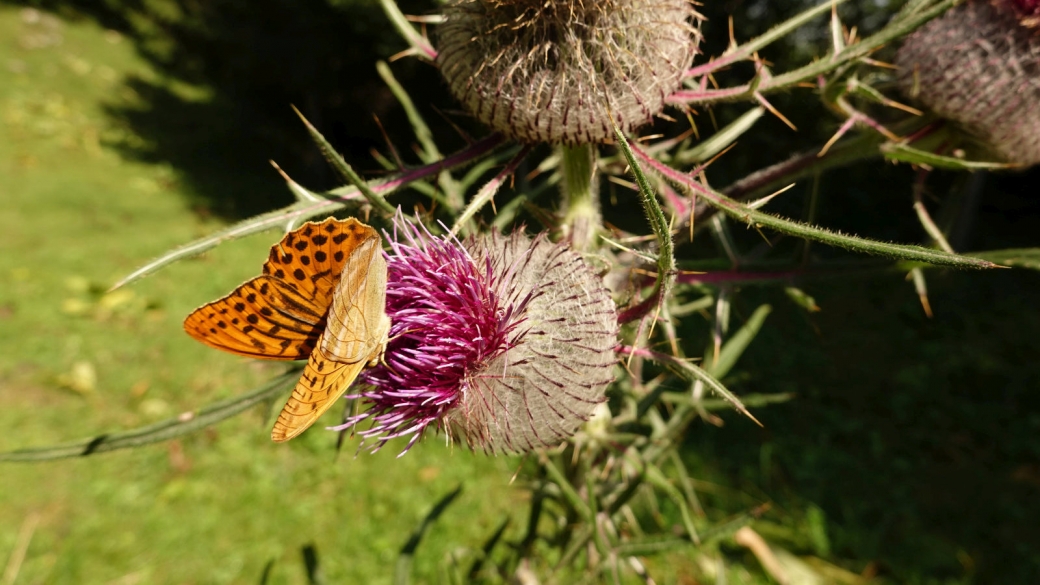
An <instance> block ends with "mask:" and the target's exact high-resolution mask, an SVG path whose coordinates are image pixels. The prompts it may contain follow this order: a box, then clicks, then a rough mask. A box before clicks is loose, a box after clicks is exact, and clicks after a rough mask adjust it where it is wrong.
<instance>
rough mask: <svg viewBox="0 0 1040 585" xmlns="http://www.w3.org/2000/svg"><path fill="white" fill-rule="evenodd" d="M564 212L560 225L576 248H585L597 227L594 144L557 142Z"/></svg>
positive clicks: (597, 209)
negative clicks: (561, 143)
mask: <svg viewBox="0 0 1040 585" xmlns="http://www.w3.org/2000/svg"><path fill="white" fill-rule="evenodd" d="M559 152H560V174H561V175H562V181H561V188H562V191H563V197H564V200H563V202H564V216H563V221H562V222H561V226H560V227H561V229H562V230H563V234H564V237H566V238H570V240H571V245H572V246H573V247H574V249H575V250H586V249H588V247H589V245H590V244H591V243H592V241H593V239H595V237H596V233H597V232H598V231H599V227H600V224H601V222H602V217H601V216H600V211H599V184H598V181H597V179H598V177H597V175H596V149H595V147H594V146H593V145H590V144H583V145H581V146H560V147H559Z"/></svg>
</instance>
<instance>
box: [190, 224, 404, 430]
mask: <svg viewBox="0 0 1040 585" xmlns="http://www.w3.org/2000/svg"><path fill="white" fill-rule="evenodd" d="M381 244H382V240H381V239H380V238H379V234H378V233H377V232H376V230H374V229H372V228H371V227H369V226H367V225H365V224H363V223H361V222H360V221H358V220H356V219H353V218H351V219H346V220H338V219H335V218H332V217H330V218H328V219H326V220H325V221H323V222H321V223H314V222H307V223H306V224H304V225H303V226H302V227H300V228H299V229H297V230H295V231H292V232H289V233H288V234H286V235H285V237H284V238H282V241H281V242H279V243H278V244H276V245H274V246H272V247H271V255H270V256H269V257H268V259H267V262H265V263H264V271H263V274H262V275H261V276H258V277H256V278H254V279H252V280H250V281H247V282H246V283H244V284H242V285H241V286H239V287H238V288H237V289H235V290H234V292H232V293H231V294H229V295H228V296H226V297H224V298H222V299H220V300H217V301H213V302H212V303H209V304H207V305H204V306H202V307H199V308H198V309H195V311H194V312H192V314H191V315H188V318H187V319H185V320H184V330H185V331H187V332H188V335H191V336H192V337H194V338H195V339H198V340H199V341H201V342H202V343H205V344H206V345H209V346H211V347H215V348H217V349H222V350H224V351H229V352H231V353H235V354H238V355H244V356H247V357H252V358H260V359H268V360H302V359H307V367H306V369H305V370H304V372H303V376H302V377H301V378H300V381H299V382H297V384H296V388H295V389H294V390H293V393H292V396H290V397H289V401H288V402H286V403H285V407H284V408H282V412H281V414H279V415H278V420H277V421H275V423H274V428H273V429H272V430H271V440H273V441H276V442H279V443H281V442H284V441H288V440H289V439H291V438H293V437H295V436H296V435H299V434H300V433H302V432H303V431H305V430H306V429H307V427H309V426H311V425H312V424H314V422H315V421H316V420H318V418H319V417H320V416H321V415H322V414H324V413H325V411H326V410H328V409H329V408H330V407H332V405H333V404H334V403H335V402H336V400H337V399H338V398H339V397H340V396H342V395H343V393H344V392H346V390H347V388H349V387H350V385H351V384H352V383H353V382H354V379H355V378H357V376H358V374H359V373H360V372H361V369H362V368H364V367H365V365H366V364H367V365H369V366H374V365H376V364H377V363H379V361H380V360H381V359H382V357H383V352H384V351H386V343H387V335H388V334H389V332H390V318H389V317H388V316H387V314H386V260H385V259H384V258H383V253H382V245H381Z"/></svg>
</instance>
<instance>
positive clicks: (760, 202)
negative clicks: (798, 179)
mask: <svg viewBox="0 0 1040 585" xmlns="http://www.w3.org/2000/svg"><path fill="white" fill-rule="evenodd" d="M794 185H795V184H794V183H791V184H790V185H788V186H786V187H783V188H781V189H779V190H777V191H774V192H773V193H771V194H769V195H766V196H765V197H763V198H761V199H756V200H755V201H752V202H750V203H748V204H747V206H748V207H750V208H751V209H758V208H759V207H764V206H765V205H766V204H767V203H769V202H770V201H772V200H773V198H775V197H776V196H777V195H779V194H781V193H783V192H784V191H788V190H790V189H791V188H793V187H794Z"/></svg>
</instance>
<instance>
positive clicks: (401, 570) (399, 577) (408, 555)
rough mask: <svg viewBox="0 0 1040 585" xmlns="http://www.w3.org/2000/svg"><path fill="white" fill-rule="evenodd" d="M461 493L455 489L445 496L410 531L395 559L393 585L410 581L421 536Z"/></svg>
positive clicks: (405, 583) (403, 584) (458, 489)
mask: <svg viewBox="0 0 1040 585" xmlns="http://www.w3.org/2000/svg"><path fill="white" fill-rule="evenodd" d="M461 493H462V486H461V485H460V486H458V487H456V488H455V489H454V490H452V491H451V492H449V493H448V494H446V495H445V496H444V497H443V498H441V499H440V500H439V501H438V502H437V503H436V504H434V506H433V509H432V510H430V513H429V514H427V515H426V516H425V517H424V518H423V519H422V522H420V523H419V526H418V527H417V528H416V529H415V530H414V531H412V535H411V536H410V537H409V538H408V542H406V543H405V545H404V546H403V547H401V554H400V556H398V557H397V566H396V567H395V569H394V585H407V584H408V582H409V581H410V580H411V571H412V561H413V560H414V558H415V551H416V549H418V548H419V543H420V542H422V538H423V536H424V535H425V534H426V531H427V530H428V529H429V528H430V525H431V524H433V523H434V522H435V521H436V520H437V519H438V518H440V516H441V514H443V513H444V511H445V510H447V509H448V506H450V505H451V504H452V502H454V501H455V498H457V497H458V496H459V494H461Z"/></svg>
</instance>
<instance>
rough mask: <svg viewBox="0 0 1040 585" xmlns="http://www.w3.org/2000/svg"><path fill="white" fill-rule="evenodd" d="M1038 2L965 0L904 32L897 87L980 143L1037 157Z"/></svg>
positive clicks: (1000, 153) (1001, 154)
mask: <svg viewBox="0 0 1040 585" xmlns="http://www.w3.org/2000/svg"><path fill="white" fill-rule="evenodd" d="M1038 25H1040V3H1037V2H1036V1H1035V0H994V1H993V2H987V1H983V0H973V1H970V2H968V3H966V4H963V5H960V6H957V7H954V8H952V9H950V10H949V11H947V12H946V13H945V14H944V15H943V16H942V17H940V18H937V19H935V20H933V21H931V22H929V23H928V24H926V25H925V26H923V27H922V28H921V29H919V30H918V31H917V32H915V33H914V34H912V35H910V36H909V37H907V38H906V41H905V42H904V43H903V45H902V47H901V48H900V49H899V52H898V54H897V56H896V65H897V66H898V67H899V69H900V73H899V87H900V90H901V91H902V92H903V93H904V94H906V95H908V96H909V97H911V98H913V99H916V100H917V101H919V102H920V103H922V104H923V105H925V106H926V107H927V108H929V109H930V110H932V111H933V112H935V113H936V114H938V115H939V116H942V117H944V118H946V119H948V120H951V121H952V122H954V123H956V124H957V125H958V126H960V127H961V128H962V129H964V131H965V132H966V133H967V134H969V135H970V136H972V137H974V138H975V139H976V140H977V141H978V142H979V143H980V144H981V145H982V146H983V147H984V149H985V150H988V151H989V152H991V153H992V154H994V155H995V156H997V157H998V158H1000V159H1001V160H1004V161H1007V162H1010V163H1018V164H1021V165H1025V166H1028V165H1034V164H1037V163H1040V107H1038V104H1040V29H1038V28H1037V27H1038Z"/></svg>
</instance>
